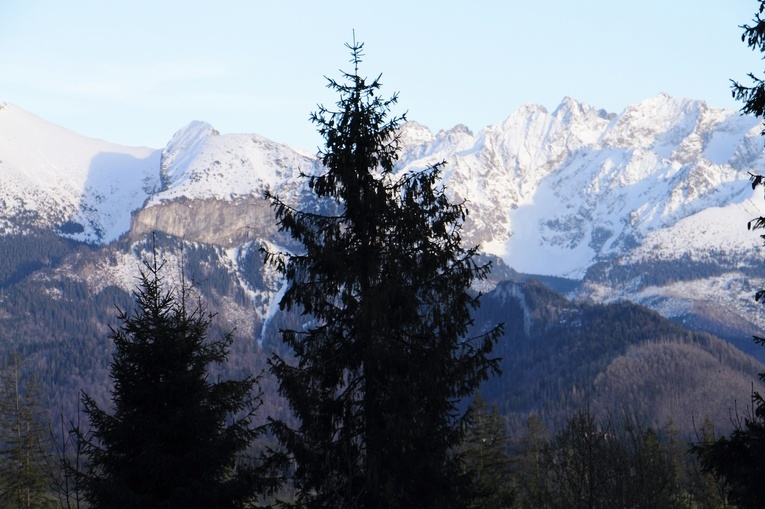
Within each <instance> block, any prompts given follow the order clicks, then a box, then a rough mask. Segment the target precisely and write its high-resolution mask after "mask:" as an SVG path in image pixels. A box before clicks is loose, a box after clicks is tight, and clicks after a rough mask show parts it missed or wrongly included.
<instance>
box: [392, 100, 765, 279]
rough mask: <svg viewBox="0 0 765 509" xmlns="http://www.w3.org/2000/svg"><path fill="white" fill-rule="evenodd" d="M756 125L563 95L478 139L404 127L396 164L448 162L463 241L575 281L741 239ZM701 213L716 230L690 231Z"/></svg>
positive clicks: (683, 108) (701, 107)
mask: <svg viewBox="0 0 765 509" xmlns="http://www.w3.org/2000/svg"><path fill="white" fill-rule="evenodd" d="M759 131H760V127H759V126H758V122H757V121H756V119H754V118H751V117H742V116H740V115H739V114H738V113H737V112H734V111H730V110H719V109H712V108H709V107H708V106H707V105H706V104H705V103H703V102H701V101H691V100H687V99H674V98H671V97H669V96H666V95H660V96H658V97H656V98H653V99H649V100H647V101H644V102H642V103H640V104H637V105H634V106H630V107H628V108H627V109H626V110H625V111H624V112H623V113H621V114H620V115H614V114H608V113H606V112H604V111H602V110H598V109H595V108H591V107H589V106H587V105H585V104H581V103H577V102H576V101H574V100H573V99H569V98H567V99H565V100H564V101H563V103H562V104H561V105H560V106H559V107H558V108H557V109H556V110H555V111H554V112H552V113H548V112H547V111H546V110H545V109H544V108H542V107H541V106H526V107H524V108H521V109H520V110H518V111H516V112H515V113H513V114H512V115H511V116H510V117H508V119H507V120H506V121H505V122H504V123H502V124H500V125H497V126H491V127H488V128H487V129H485V130H484V131H482V132H481V133H479V134H478V135H477V136H472V135H471V134H469V133H467V132H466V131H465V130H464V129H463V130H459V131H458V132H454V130H452V131H449V132H442V133H439V134H438V135H436V136H433V135H431V136H430V137H429V136H427V133H425V132H424V130H423V128H422V127H421V126H416V125H415V126H406V127H405V129H404V135H403V136H404V140H405V142H406V143H407V149H406V152H405V155H404V157H403V164H404V166H405V167H406V168H416V167H422V166H424V165H425V164H429V163H430V164H432V163H433V162H436V161H439V160H446V161H447V162H448V163H449V166H448V168H449V169H448V170H447V173H446V179H445V180H446V185H447V187H448V189H449V190H450V192H452V193H453V194H454V195H455V196H457V197H459V198H464V199H467V200H468V206H469V207H470V210H471V219H470V220H469V222H468V225H467V226H468V228H467V229H468V232H469V236H470V238H471V240H474V241H477V242H481V243H482V245H483V247H484V249H485V250H487V251H489V252H491V253H493V254H496V255H499V256H501V257H502V258H504V259H505V261H506V262H507V263H508V264H509V265H510V266H512V267H513V268H515V269H516V270H518V271H520V272H527V273H533V274H547V275H556V276H567V277H573V278H581V277H583V275H584V273H585V271H586V270H587V268H588V267H589V266H590V265H592V264H593V263H594V262H596V261H597V260H598V259H601V258H604V257H610V256H615V255H620V254H625V253H628V252H630V251H631V250H632V249H634V248H635V247H639V246H642V247H643V248H644V251H643V252H642V253H643V254H645V249H649V250H651V251H653V250H658V251H661V252H662V253H663V256H673V254H676V255H678V256H680V255H682V253H683V252H684V250H685V249H686V248H687V246H689V245H691V244H694V245H697V246H700V247H702V249H703V247H704V246H706V247H707V248H711V247H716V246H712V245H710V244H709V242H713V243H717V244H718V245H724V246H729V247H731V248H732V247H733V246H736V247H737V248H743V247H745V246H747V245H749V246H751V242H752V237H751V235H748V234H747V232H746V228H745V225H746V221H744V222H742V223H740V224H739V225H738V226H739V227H738V228H736V227H735V225H734V224H733V223H735V222H736V221H739V220H741V219H742V218H743V217H747V216H751V215H757V214H760V213H765V208H764V207H763V206H762V203H763V202H762V200H758V199H757V197H754V198H755V199H752V198H753V195H752V191H751V189H750V187H749V186H748V183H747V180H748V177H749V175H748V171H754V172H762V171H764V170H765V154H764V152H763V142H762V139H761V138H760V137H759ZM710 209H714V210H716V211H717V213H719V215H720V216H721V217H722V218H727V219H720V218H718V217H716V215H715V214H714V213H710V212H706V211H708V210H710ZM697 215H698V217H696V216H697ZM476 216H477V217H476ZM734 217H735V218H736V219H735V220H733V219H732V218H734ZM748 219H751V217H748ZM748 219H747V220H748ZM710 221H711V222H713V223H718V222H720V221H723V222H725V224H726V226H725V227H724V228H722V229H720V228H718V230H719V233H720V234H721V235H722V236H721V237H716V238H713V236H712V235H711V234H709V235H701V236H699V232H700V231H707V230H708V228H706V227H705V225H706V224H708V223H709V222H710ZM681 222H682V225H681ZM661 232H665V233H663V234H662V233H661ZM649 238H650V239H651V243H650V244H647V243H646V241H647V240H648V239H649Z"/></svg>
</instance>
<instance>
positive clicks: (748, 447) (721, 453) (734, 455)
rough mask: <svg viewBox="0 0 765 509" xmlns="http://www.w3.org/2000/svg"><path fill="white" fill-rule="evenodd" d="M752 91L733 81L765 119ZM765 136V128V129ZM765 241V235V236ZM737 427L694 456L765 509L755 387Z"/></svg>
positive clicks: (743, 499) (755, 34)
mask: <svg viewBox="0 0 765 509" xmlns="http://www.w3.org/2000/svg"><path fill="white" fill-rule="evenodd" d="M759 4H760V5H759V9H758V12H757V13H756V14H755V16H754V19H753V24H752V25H742V26H741V28H743V29H744V32H743V33H742V35H741V40H742V41H743V42H746V44H747V45H748V46H749V47H750V48H751V49H752V50H754V51H758V52H760V53H765V19H763V17H762V15H763V12H765V0H760V1H759ZM748 76H749V78H750V80H751V81H752V83H751V86H746V85H743V84H741V83H740V82H737V81H732V92H733V97H734V98H735V99H737V100H739V101H742V102H743V103H744V106H743V107H742V108H741V111H742V112H743V113H748V114H754V115H756V116H758V117H760V118H763V117H764V116H765V80H763V79H762V78H760V77H757V76H756V75H755V74H754V73H749V75H748ZM763 134H765V128H764V129H763ZM750 175H751V181H752V189H755V188H757V187H758V186H762V185H765V175H757V174H754V173H750ZM747 226H748V227H749V228H754V229H762V228H765V217H759V218H755V219H753V220H752V221H750V222H749V224H748V225H747ZM761 237H762V238H763V239H765V235H762V236H761ZM763 299H765V290H760V291H758V292H757V293H756V295H755V300H757V301H763ZM754 340H755V342H757V343H759V344H760V345H765V337H761V336H755V337H754ZM759 376H760V380H761V381H765V373H760V375H759ZM735 424H736V426H735V429H734V430H733V432H732V433H731V434H730V437H720V438H719V439H717V440H716V441H713V442H706V441H701V442H699V443H697V444H695V445H694V447H693V451H694V452H695V454H696V455H697V456H698V458H699V460H700V462H701V466H702V469H703V470H704V472H708V473H712V474H713V475H714V476H715V477H716V478H717V479H718V480H719V481H722V482H723V483H724V490H725V493H726V495H727V496H728V499H729V500H730V501H731V502H732V503H734V504H736V506H737V507H742V508H754V507H758V508H759V507H765V483H763V479H765V399H764V398H763V396H762V395H761V394H760V393H759V392H758V391H756V390H755V389H754V387H752V404H751V408H750V411H749V412H748V414H747V415H745V416H743V417H741V418H739V419H738V420H737V421H736V422H735Z"/></svg>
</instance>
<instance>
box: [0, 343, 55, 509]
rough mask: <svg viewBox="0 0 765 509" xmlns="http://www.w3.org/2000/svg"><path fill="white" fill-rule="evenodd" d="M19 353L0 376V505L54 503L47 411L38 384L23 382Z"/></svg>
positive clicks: (29, 508)
mask: <svg viewBox="0 0 765 509" xmlns="http://www.w3.org/2000/svg"><path fill="white" fill-rule="evenodd" d="M21 367H22V363H21V361H20V359H19V355H18V354H13V355H11V358H10V362H9V363H8V365H7V366H6V367H5V369H4V370H3V372H2V374H1V375H0V503H1V504H2V507H8V508H11V507H13V508H19V509H22V508H24V509H33V508H36V509H42V508H46V507H48V508H49V507H53V506H55V503H56V500H55V498H54V497H53V494H52V491H51V489H50V488H51V486H50V485H51V484H52V483H51V478H50V475H49V470H50V465H51V464H52V458H51V452H50V446H51V444H50V440H49V431H48V416H47V412H45V410H44V409H43V407H42V396H41V394H40V387H39V386H38V385H37V384H36V383H35V382H34V380H33V381H31V382H29V383H24V381H23V380H22V374H21Z"/></svg>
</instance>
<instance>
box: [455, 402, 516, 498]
mask: <svg viewBox="0 0 765 509" xmlns="http://www.w3.org/2000/svg"><path fill="white" fill-rule="evenodd" d="M470 412H471V414H470V425H469V426H468V429H467V433H466V435H465V437H464V439H463V443H462V447H461V448H460V449H461V451H462V455H463V459H464V463H465V469H466V471H467V472H468V473H470V475H471V476H472V478H473V487H474V491H475V497H474V499H473V500H472V501H471V503H470V505H469V506H468V507H469V508H471V509H502V508H508V507H511V506H512V505H513V487H512V485H511V459H510V454H509V446H510V437H509V436H508V434H507V423H506V422H505V419H504V418H503V417H502V416H501V415H500V414H499V410H498V409H497V407H496V406H495V405H492V406H489V405H488V404H487V403H486V401H484V399H483V397H481V394H480V393H479V394H478V395H476V397H475V398H474V399H473V404H472V405H471V406H470Z"/></svg>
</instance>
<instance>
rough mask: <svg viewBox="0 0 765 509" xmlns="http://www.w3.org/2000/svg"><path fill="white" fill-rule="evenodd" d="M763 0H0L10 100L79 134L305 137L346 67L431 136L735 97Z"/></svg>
mask: <svg viewBox="0 0 765 509" xmlns="http://www.w3.org/2000/svg"><path fill="white" fill-rule="evenodd" d="M757 8H758V2H757V1H755V0H643V1H640V2H623V1H615V0H579V1H571V0H566V1H563V0H523V1H521V0H495V1H488V0H472V1H471V2H467V1H465V0H461V1H452V0H439V1H426V0H422V1H418V0H407V1H400V0H388V1H387V2H368V1H364V0H355V1H346V0H340V1H333V0H324V1H317V0H269V1H260V0H218V1H216V2H212V1H209V0H208V1H196V0H183V1H179V0H166V1H163V0H151V1H149V0H133V1H130V2H112V1H104V0H99V1H91V0H69V1H67V2H62V1H58V0H48V1H42V0H2V2H0V55H2V58H0V103H2V102H9V103H13V104H15V105H16V106H19V107H21V108H23V109H25V110H27V111H29V112H31V113H34V114H35V115H38V116H40V117H42V118H44V119H46V120H48V121H49V122H53V123H55V124H58V125H61V126H63V127H66V128H68V129H71V130H73V131H76V132H78V133H80V134H82V135H85V136H89V137H93V138H99V139H104V140H107V141H110V142H114V143H118V144H121V145H130V146H148V147H152V148H162V147H164V146H165V145H166V144H167V142H168V141H169V140H170V138H171V137H172V135H173V134H174V133H175V132H176V131H178V130H179V129H181V128H183V127H184V126H185V125H186V124H188V123H189V122H191V121H194V120H203V121H206V122H209V123H210V124H211V125H212V126H213V127H214V128H215V129H217V130H218V131H219V132H221V133H257V134H259V135H261V136H264V137H266V138H269V139H271V140H274V141H276V142H280V143H286V144H288V145H291V146H294V147H300V148H303V149H306V150H309V151H310V152H316V151H317V149H318V148H319V147H320V146H321V144H322V140H321V138H320V136H319V135H318V134H317V133H316V127H315V126H314V125H313V124H311V123H310V121H309V115H310V113H311V112H313V111H316V109H317V105H318V104H323V105H325V106H328V107H331V106H333V105H334V103H335V102H336V100H337V96H336V95H334V94H333V93H332V92H331V91H330V90H328V89H327V88H326V83H327V82H326V77H330V78H339V77H340V71H341V70H345V71H348V70H352V66H351V64H350V63H349V58H350V55H349V52H348V49H347V48H346V47H345V43H348V42H351V41H352V40H353V37H354V33H355V37H356V40H357V41H359V42H363V43H364V54H365V57H364V61H363V62H362V64H361V69H360V72H361V74H363V75H366V76H369V77H376V76H377V75H378V74H382V80H381V81H382V83H383V90H382V91H383V93H384V94H385V95H392V94H393V93H395V92H398V93H399V103H398V105H397V107H396V109H395V110H394V113H396V114H401V113H404V112H406V113H407V118H408V119H409V120H414V121H417V122H419V123H421V124H423V125H426V126H427V127H429V128H430V129H431V131H433V132H434V133H436V132H438V131H439V130H442V129H450V128H452V127H454V126H455V125H457V124H464V125H467V126H468V127H469V128H470V129H471V130H473V131H474V132H476V133H477V132H478V131H480V130H481V129H483V128H484V127H486V126H488V125H493V124H497V123H500V122H502V121H503V120H505V119H506V118H507V117H508V116H509V115H510V114H512V113H513V111H515V110H516V109H517V108H518V107H520V106H521V105H523V104H530V103H533V104H541V105H543V106H545V107H546V108H547V109H548V110H550V111H552V110H554V109H555V107H556V106H557V105H558V104H559V103H560V102H561V101H562V99H563V98H564V97H566V96H568V97H572V98H574V99H576V100H578V101H581V102H584V103H587V104H590V105H592V106H595V107H598V108H604V109H606V110H607V111H609V112H613V113H619V112H621V111H623V110H624V108H625V107H627V106H628V105H630V104H634V103H637V102H639V101H642V100H644V99H648V98H651V97H655V96H656V95H658V94H659V93H662V92H664V93H667V94H669V95H671V96H675V97H684V98H692V99H701V100H704V101H706V102H707V103H708V104H709V105H710V106H712V107H719V108H731V109H740V107H741V105H740V104H739V103H736V102H735V101H734V100H733V99H732V98H731V93H730V81H729V80H730V79H731V78H734V79H737V80H742V81H746V79H747V78H746V75H747V73H749V72H755V73H756V74H759V73H760V72H761V71H762V70H763V68H765V65H764V64H763V61H762V59H761V57H760V55H759V54H757V53H754V52H752V51H751V50H750V49H749V48H748V47H747V46H746V45H745V44H744V43H742V42H741V32H742V30H741V28H739V25H742V24H745V23H749V22H750V21H751V19H752V18H753V16H754V14H755V12H756V11H757Z"/></svg>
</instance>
